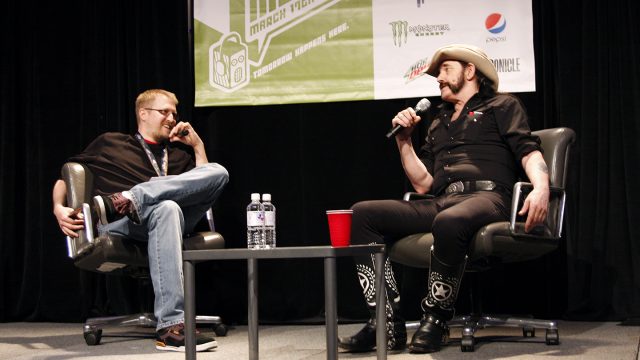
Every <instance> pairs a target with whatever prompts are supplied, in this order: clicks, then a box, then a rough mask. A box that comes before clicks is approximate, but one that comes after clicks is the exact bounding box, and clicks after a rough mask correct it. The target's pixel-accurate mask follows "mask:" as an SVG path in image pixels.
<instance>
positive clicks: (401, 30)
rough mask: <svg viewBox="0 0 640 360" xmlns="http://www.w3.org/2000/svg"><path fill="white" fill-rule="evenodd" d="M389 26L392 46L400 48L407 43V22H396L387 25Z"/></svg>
mask: <svg viewBox="0 0 640 360" xmlns="http://www.w3.org/2000/svg"><path fill="white" fill-rule="evenodd" d="M389 25H391V32H392V34H393V45H395V46H398V47H400V46H402V44H406V43H407V36H408V34H409V22H408V21H406V20H396V21H392V22H390V23H389Z"/></svg>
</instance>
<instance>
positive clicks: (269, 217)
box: [264, 211, 276, 226]
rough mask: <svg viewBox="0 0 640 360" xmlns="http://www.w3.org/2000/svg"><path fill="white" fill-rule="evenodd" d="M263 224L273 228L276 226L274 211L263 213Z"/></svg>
mask: <svg viewBox="0 0 640 360" xmlns="http://www.w3.org/2000/svg"><path fill="white" fill-rule="evenodd" d="M264 224H265V225H266V226H275V225H276V212H275V211H265V212H264Z"/></svg>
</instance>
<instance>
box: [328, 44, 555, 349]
mask: <svg viewBox="0 0 640 360" xmlns="http://www.w3.org/2000/svg"><path fill="white" fill-rule="evenodd" d="M426 73H427V74H429V75H431V76H433V77H435V78H436V80H437V81H438V83H439V85H440V95H441V97H442V100H443V101H444V102H443V104H442V105H441V106H440V109H439V112H438V114H437V115H436V116H435V118H434V120H433V122H432V123H431V125H430V126H429V130H428V133H427V138H426V144H425V145H424V146H423V147H422V148H421V149H420V150H419V151H418V152H416V151H415V149H414V148H413V145H412V142H411V132H412V131H413V129H414V128H415V126H416V124H418V122H420V116H418V115H416V112H415V111H414V109H412V108H407V109H405V110H402V111H400V112H399V113H398V114H397V115H396V116H395V117H394V118H393V119H392V121H391V124H392V126H393V127H395V126H398V125H400V126H401V127H402V130H401V131H400V132H399V133H398V134H397V135H396V143H397V145H398V149H399V151H400V157H401V160H402V166H403V168H404V170H405V173H406V175H407V177H408V178H409V180H410V181H411V184H412V185H413V187H414V188H415V190H416V191H417V192H419V193H430V194H433V195H434V196H435V198H432V199H425V200H418V201H411V202H407V201H402V200H377V201H363V202H359V203H357V204H355V205H354V206H353V207H352V209H353V210H354V211H353V220H352V235H351V237H352V243H354V244H371V243H380V244H384V243H387V244H392V243H393V242H394V241H396V240H398V239H400V238H402V237H404V236H407V235H410V234H414V233H419V232H431V233H432V234H433V237H434V245H433V248H432V249H431V264H430V269H429V278H428V288H427V296H426V297H425V298H424V299H422V301H421V307H422V310H423V311H424V315H423V317H422V321H421V322H420V327H419V328H418V330H417V331H416V333H415V334H414V335H413V338H412V339H411V343H410V344H409V349H410V350H411V351H412V352H417V353H427V352H434V351H438V350H440V347H441V345H442V344H443V343H444V342H445V341H446V333H447V325H446V322H447V321H448V320H450V319H451V318H452V317H453V313H454V309H453V306H454V304H455V301H456V298H457V295H458V290H459V285H460V281H461V278H462V275H463V274H464V268H465V265H466V254H467V251H468V247H469V243H470V240H471V239H472V237H473V235H474V234H475V233H476V231H477V230H478V229H480V228H481V227H482V226H484V225H486V224H488V223H491V222H495V221H504V220H506V219H507V218H508V213H509V209H510V202H511V189H512V188H513V184H514V183H515V182H516V181H517V179H518V174H520V173H521V170H524V172H525V173H526V175H527V176H528V178H529V180H530V181H531V183H532V184H533V186H534V189H533V191H532V192H531V193H530V194H529V195H528V196H527V198H526V200H525V202H524V205H523V207H522V209H521V210H520V214H521V215H524V214H527V220H526V224H525V231H530V230H531V229H532V228H533V227H535V226H536V225H538V224H540V223H542V221H543V220H544V218H545V217H546V214H547V206H548V199H549V177H548V171H547V165H546V164H545V162H544V159H543V157H542V153H541V148H540V139H539V138H538V137H536V136H534V135H532V134H531V131H530V129H529V125H528V122H527V116H526V113H525V110H524V108H523V106H522V104H521V103H520V101H519V100H518V99H517V98H516V97H514V96H512V95H509V94H499V93H497V90H498V84H499V79H498V74H497V72H496V69H495V67H494V66H493V64H492V63H491V61H490V60H489V58H488V57H487V55H486V54H485V52H484V51H483V50H482V49H480V48H478V47H475V46H472V45H463V44H453V45H448V46H444V47H441V48H439V49H438V50H436V52H435V54H434V55H433V57H432V59H431V62H430V64H429V67H428V68H427V69H426ZM355 261H356V271H357V274H358V278H359V280H360V284H361V286H362V288H363V292H364V295H365V300H366V302H367V306H368V307H369V310H370V312H371V319H370V320H369V321H368V322H367V324H366V325H365V326H364V328H363V329H362V330H360V331H359V332H358V333H357V334H355V335H354V336H351V337H345V338H340V339H339V346H340V347H341V348H343V349H345V350H348V351H354V352H355V351H370V350H372V349H373V348H374V347H375V343H376V341H375V329H376V323H375V305H376V304H375V294H376V291H378V289H375V288H374V284H375V282H374V281H373V274H374V273H375V272H374V268H373V262H372V259H371V258H370V257H363V258H357V259H355ZM384 291H386V296H387V299H388V303H387V308H386V313H387V321H386V324H385V326H386V330H387V347H388V349H390V350H402V349H404V348H405V347H406V342H407V334H406V327H405V324H404V321H403V319H402V318H401V316H400V314H399V312H400V295H399V290H398V286H397V284H396V281H395V279H394V275H393V269H392V267H391V264H390V262H389V261H388V259H387V262H386V266H385V289H384Z"/></svg>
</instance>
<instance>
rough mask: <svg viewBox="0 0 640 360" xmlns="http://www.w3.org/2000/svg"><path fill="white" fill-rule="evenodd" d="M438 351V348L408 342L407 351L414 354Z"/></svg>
mask: <svg viewBox="0 0 640 360" xmlns="http://www.w3.org/2000/svg"><path fill="white" fill-rule="evenodd" d="M438 351H440V348H437V349H436V348H431V347H422V346H415V345H413V344H409V352H411V353H414V354H430V353H434V352H438Z"/></svg>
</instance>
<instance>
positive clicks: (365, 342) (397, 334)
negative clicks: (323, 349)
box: [338, 257, 407, 352]
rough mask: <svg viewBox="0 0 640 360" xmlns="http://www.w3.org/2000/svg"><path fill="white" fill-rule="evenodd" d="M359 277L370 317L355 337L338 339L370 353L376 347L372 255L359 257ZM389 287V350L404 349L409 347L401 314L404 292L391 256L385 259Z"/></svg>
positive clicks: (354, 349) (344, 346) (351, 349)
mask: <svg viewBox="0 0 640 360" xmlns="http://www.w3.org/2000/svg"><path fill="white" fill-rule="evenodd" d="M356 268H357V272H358V280H359V281H360V286H362V291H363V293H364V296H365V300H366V302H367V308H368V309H369V315H370V318H369V320H368V321H367V323H366V324H365V326H364V327H363V328H362V329H361V330H360V331H359V332H357V333H356V334H355V335H353V336H349V337H341V338H339V339H338V347H340V348H341V349H344V350H347V351H349V352H366V351H372V350H374V349H375V348H376V327H377V324H376V302H375V299H376V289H375V285H374V284H375V271H374V268H373V262H372V261H371V258H364V257H363V258H357V259H356ZM384 279H385V290H386V295H387V306H386V311H385V313H386V318H387V321H386V324H385V327H386V331H387V349H388V350H403V349H404V348H405V347H406V346H407V328H406V326H405V322H404V319H403V318H402V317H401V315H400V295H399V293H398V287H397V285H396V281H395V278H394V276H393V270H392V268H391V263H390V262H389V259H387V261H386V262H385V274H384Z"/></svg>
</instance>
